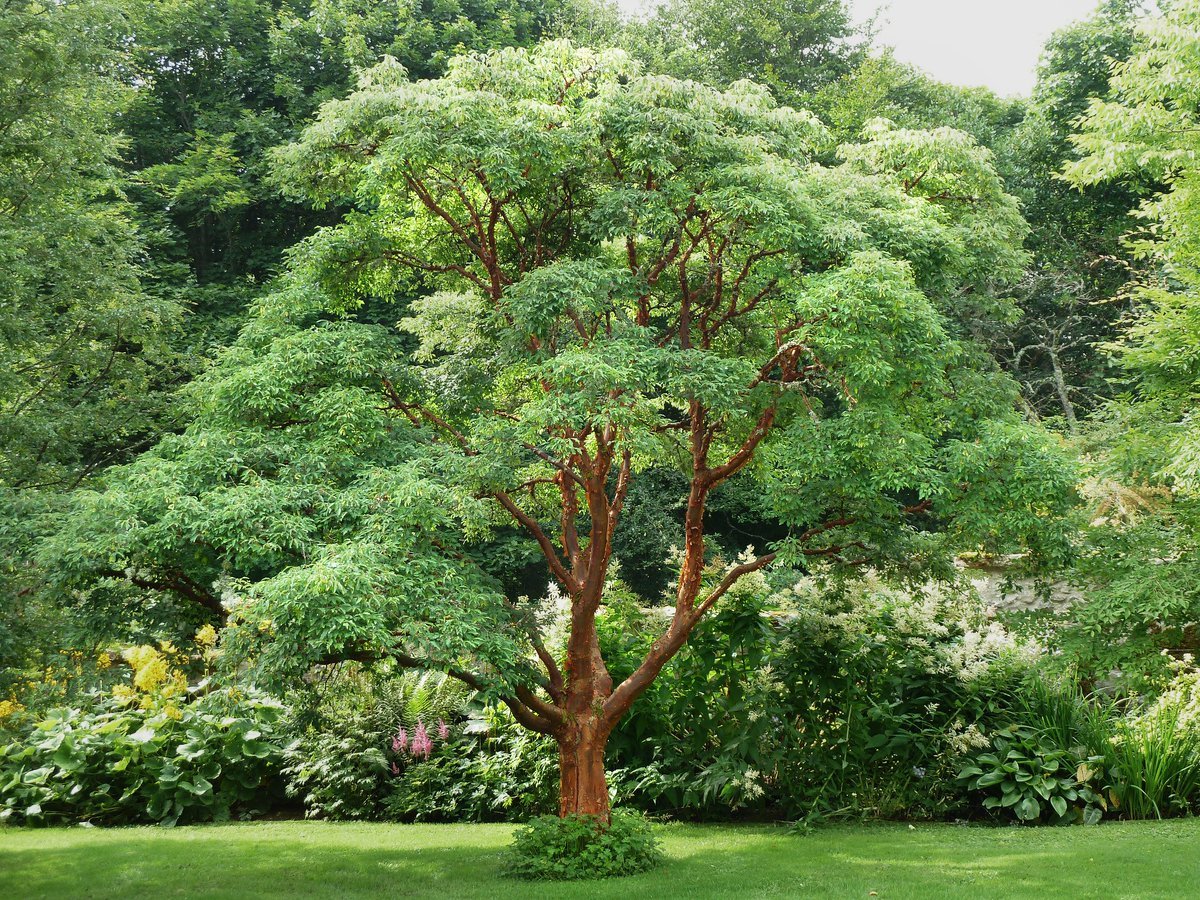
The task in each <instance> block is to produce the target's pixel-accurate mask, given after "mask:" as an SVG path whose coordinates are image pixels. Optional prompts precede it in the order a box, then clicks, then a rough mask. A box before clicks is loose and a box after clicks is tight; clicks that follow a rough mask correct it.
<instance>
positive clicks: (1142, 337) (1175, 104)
mask: <svg viewBox="0 0 1200 900" xmlns="http://www.w3.org/2000/svg"><path fill="white" fill-rule="evenodd" d="M1197 22H1200V5H1198V4H1197V3H1195V2H1181V3H1172V4H1170V5H1169V6H1168V7H1167V8H1166V9H1165V11H1164V13H1163V14H1162V15H1159V16H1156V17H1153V18H1149V19H1146V20H1145V21H1144V22H1142V23H1141V25H1140V26H1139V29H1138V36H1139V39H1140V41H1139V44H1138V46H1137V48H1136V52H1134V53H1133V55H1132V56H1130V58H1129V59H1128V60H1127V61H1125V62H1124V63H1122V64H1120V65H1118V66H1117V67H1116V68H1115V70H1114V75H1113V78H1112V82H1111V88H1112V96H1111V97H1109V98H1107V99H1097V100H1094V101H1093V102H1092V103H1091V105H1090V106H1089V107H1088V110H1087V113H1086V116H1085V117H1084V119H1083V122H1082V130H1081V133H1080V134H1079V135H1078V136H1076V137H1075V138H1073V141H1074V143H1075V144H1076V146H1077V147H1078V149H1079V151H1080V152H1081V157H1080V159H1079V160H1078V161H1077V162H1075V163H1073V164H1071V165H1070V166H1068V168H1067V172H1066V174H1067V176H1068V177H1069V178H1070V179H1071V180H1072V182H1073V183H1075V184H1077V185H1082V186H1091V185H1108V184H1113V183H1117V184H1124V183H1129V182H1133V183H1139V182H1140V183H1149V184H1151V185H1156V186H1157V187H1158V188H1159V190H1158V191H1157V192H1154V193H1152V194H1151V195H1150V196H1149V197H1147V198H1146V199H1145V200H1143V201H1142V203H1141V204H1140V205H1139V206H1138V207H1137V209H1136V211H1135V215H1136V216H1137V218H1138V219H1139V220H1140V221H1141V228H1140V229H1139V231H1138V232H1137V233H1136V234H1135V235H1134V236H1133V237H1132V238H1131V247H1132V249H1133V251H1134V252H1135V253H1137V254H1139V255H1140V256H1141V257H1142V258H1143V259H1144V260H1145V262H1146V264H1147V271H1146V272H1145V273H1144V274H1143V275H1142V276H1141V277H1140V278H1138V279H1137V280H1136V281H1135V282H1134V283H1133V284H1131V285H1130V287H1129V289H1128V294H1129V295H1130V296H1131V297H1132V298H1133V300H1134V302H1135V304H1136V305H1135V309H1134V311H1133V314H1132V315H1131V317H1130V318H1129V320H1128V323H1127V329H1126V333H1125V335H1124V338H1123V340H1121V341H1119V342H1114V343H1113V345H1112V346H1111V347H1110V349H1111V350H1112V351H1113V352H1114V353H1115V355H1116V359H1117V361H1118V362H1119V363H1120V364H1121V365H1122V367H1123V368H1124V369H1125V371H1126V372H1127V373H1128V375H1129V377H1130V378H1131V379H1132V380H1133V384H1134V391H1133V393H1132V394H1131V395H1130V396H1128V397H1123V398H1120V399H1118V400H1117V401H1115V402H1113V403H1112V404H1110V405H1109V406H1108V408H1107V409H1106V410H1104V414H1103V415H1102V416H1101V417H1100V418H1099V422H1098V425H1099V427H1098V428H1097V429H1096V432H1095V434H1094V436H1093V440H1092V444H1091V449H1092V452H1093V457H1094V463H1093V465H1094V467H1095V469H1096V470H1097V474H1098V476H1099V478H1101V479H1103V480H1105V481H1109V482H1114V483H1116V484H1117V485H1118V486H1119V487H1120V488H1121V489H1123V490H1125V491H1126V492H1127V493H1134V494H1139V495H1141V496H1143V497H1147V498H1151V502H1147V503H1144V504H1142V506H1141V508H1140V509H1136V510H1135V514H1133V515H1130V516H1125V517H1122V516H1111V515H1104V514H1102V515H1099V516H1098V517H1097V518H1098V521H1097V522H1096V526H1097V527H1096V530H1095V533H1094V535H1093V539H1092V552H1091V553H1090V554H1088V556H1087V557H1085V560H1086V563H1087V564H1085V566H1084V567H1083V569H1082V572H1081V581H1082V582H1083V585H1084V587H1085V589H1087V590H1088V593H1089V596H1088V599H1087V601H1086V603H1085V604H1083V605H1082V606H1081V607H1080V608H1079V609H1078V610H1077V611H1076V613H1075V618H1076V620H1077V621H1076V625H1075V627H1074V628H1073V629H1072V631H1071V632H1070V633H1068V635H1067V636H1066V638H1065V639H1064V644H1065V646H1067V647H1068V649H1070V650H1072V651H1073V652H1074V653H1075V654H1076V655H1077V656H1078V657H1079V659H1080V661H1081V664H1082V665H1083V666H1085V667H1086V668H1087V669H1091V670H1098V671H1099V672H1100V673H1101V674H1106V668H1107V667H1109V666H1111V665H1114V664H1115V665H1118V666H1120V667H1121V669H1122V670H1123V671H1124V670H1128V671H1129V672H1130V674H1131V675H1132V676H1133V678H1132V679H1131V681H1132V686H1133V687H1140V686H1143V685H1144V684H1145V682H1146V681H1147V680H1150V679H1154V678H1155V677H1161V675H1162V674H1163V671H1162V669H1163V667H1162V665H1161V662H1162V658H1161V657H1160V656H1159V655H1158V651H1159V650H1160V649H1162V650H1169V651H1171V652H1173V653H1174V654H1176V655H1180V654H1182V653H1184V652H1188V651H1190V650H1192V649H1194V645H1195V644H1196V635H1195V629H1194V622H1195V621H1196V609H1197V600H1198V599H1200V594H1198V593H1197V587H1196V585H1197V582H1196V578H1195V572H1196V566H1197V547H1196V534H1197V529H1196V523H1197V521H1198V518H1197V517H1198V515H1200V512H1198V510H1197V504H1198V503H1200V493H1198V492H1197V490H1196V488H1197V482H1196V479H1195V477H1194V475H1195V472H1196V467H1195V465H1194V463H1195V460H1196V459H1197V453H1196V447H1197V443H1196V441H1195V435H1196V434H1197V433H1198V429H1197V428H1196V422H1195V408H1196V404H1195V398H1196V396H1197V392H1198V390H1200V304H1198V303H1197V299H1196V296H1197V295H1196V290H1197V286H1198V285H1200V275H1198V273H1200V253H1197V250H1196V246H1197V245H1196V231H1195V223H1196V221H1197V216H1196V211H1197V202H1198V199H1200V194H1198V193H1197V187H1198V185H1200V181H1198V180H1197V179H1198V174H1200V168H1197V166H1196V164H1195V161H1194V158H1195V152H1196V149H1197V143H1196V130H1195V128H1194V119H1195V111H1194V110H1195V104H1194V103H1193V99H1194V92H1195V84H1196V78H1197V73H1200V39H1198V38H1197V29H1196V24H1197Z"/></svg>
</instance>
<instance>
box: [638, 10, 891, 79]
mask: <svg viewBox="0 0 1200 900" xmlns="http://www.w3.org/2000/svg"><path fill="white" fill-rule="evenodd" d="M869 31H870V29H869V27H867V28H864V29H860V28H856V27H855V25H854V22H853V18H852V16H851V13H850V10H849V9H848V7H847V5H846V3H845V2H844V0H753V2H750V3H746V4H743V5H742V6H741V7H739V9H738V11H737V15H730V10H729V7H728V6H727V5H726V4H724V3H721V2H715V0H671V2H668V3H662V4H659V5H657V6H655V7H654V8H653V10H652V12H650V13H649V15H647V16H646V17H644V18H642V19H634V20H632V21H630V22H629V23H627V24H626V26H625V28H624V29H622V33H621V34H620V35H619V38H618V39H619V40H620V41H621V43H622V46H625V47H627V48H628V49H629V50H630V51H631V52H632V53H633V54H634V55H636V56H637V57H638V58H639V59H642V60H643V61H644V62H645V63H646V64H647V65H648V66H649V67H650V68H652V69H653V70H655V71H659V72H664V73H668V74H671V75H676V76H678V77H680V78H695V79H698V80H701V81H705V82H708V83H710V84H714V85H717V86H720V87H724V86H727V85H730V84H732V83H733V82H735V81H739V80H741V79H749V80H752V81H756V82H758V83H759V84H763V85H766V86H768V87H770V88H771V90H772V91H773V92H774V94H775V96H776V98H777V99H779V100H781V101H782V102H792V101H795V100H797V99H798V98H800V97H802V96H803V95H805V94H806V93H809V92H811V91H814V90H816V89H817V88H820V87H821V86H823V85H826V84H828V83H830V82H832V81H834V80H836V79H837V78H839V77H840V76H843V75H845V74H847V73H848V72H849V71H850V70H851V69H852V68H853V67H854V66H855V65H856V64H858V63H859V62H861V61H862V60H863V59H864V58H865V55H866V47H867V45H868V44H869V42H870V34H869Z"/></svg>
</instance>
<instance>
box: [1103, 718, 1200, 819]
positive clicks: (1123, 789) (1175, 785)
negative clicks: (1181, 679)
mask: <svg viewBox="0 0 1200 900" xmlns="http://www.w3.org/2000/svg"><path fill="white" fill-rule="evenodd" d="M1185 712H1186V707H1185V706H1184V704H1183V703H1181V702H1179V701H1173V700H1171V699H1165V702H1164V701H1160V702H1159V703H1156V704H1155V705H1154V706H1152V707H1150V708H1149V709H1148V710H1146V711H1145V712H1143V713H1141V714H1140V715H1136V716H1126V717H1124V718H1122V719H1119V720H1118V721H1117V722H1116V728H1115V733H1114V735H1113V739H1112V740H1111V741H1110V742H1109V746H1108V752H1107V753H1106V754H1105V762H1106V765H1107V768H1108V771H1109V778H1110V781H1111V788H1112V792H1113V793H1114V794H1115V795H1116V797H1117V800H1118V802H1119V807H1118V810H1119V812H1120V813H1121V815H1123V816H1124V817H1126V818H1129V819H1163V818H1166V817H1168V816H1173V815H1183V814H1186V813H1188V812H1191V811H1192V810H1194V809H1195V808H1196V804H1197V801H1198V800H1200V721H1196V720H1194V719H1192V718H1190V717H1189V716H1187V715H1185Z"/></svg>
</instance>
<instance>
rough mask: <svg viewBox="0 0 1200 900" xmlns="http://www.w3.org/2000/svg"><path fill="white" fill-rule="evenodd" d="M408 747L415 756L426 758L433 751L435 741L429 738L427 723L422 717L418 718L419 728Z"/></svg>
mask: <svg viewBox="0 0 1200 900" xmlns="http://www.w3.org/2000/svg"><path fill="white" fill-rule="evenodd" d="M408 749H409V752H410V753H412V755H413V756H421V757H424V758H425V759H429V754H430V753H432V752H433V741H431V740H430V739H429V732H428V731H426V730H425V723H424V722H422V721H421V720H420V719H418V720H417V730H416V731H414V732H413V738H412V743H411V744H409V748H408Z"/></svg>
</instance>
